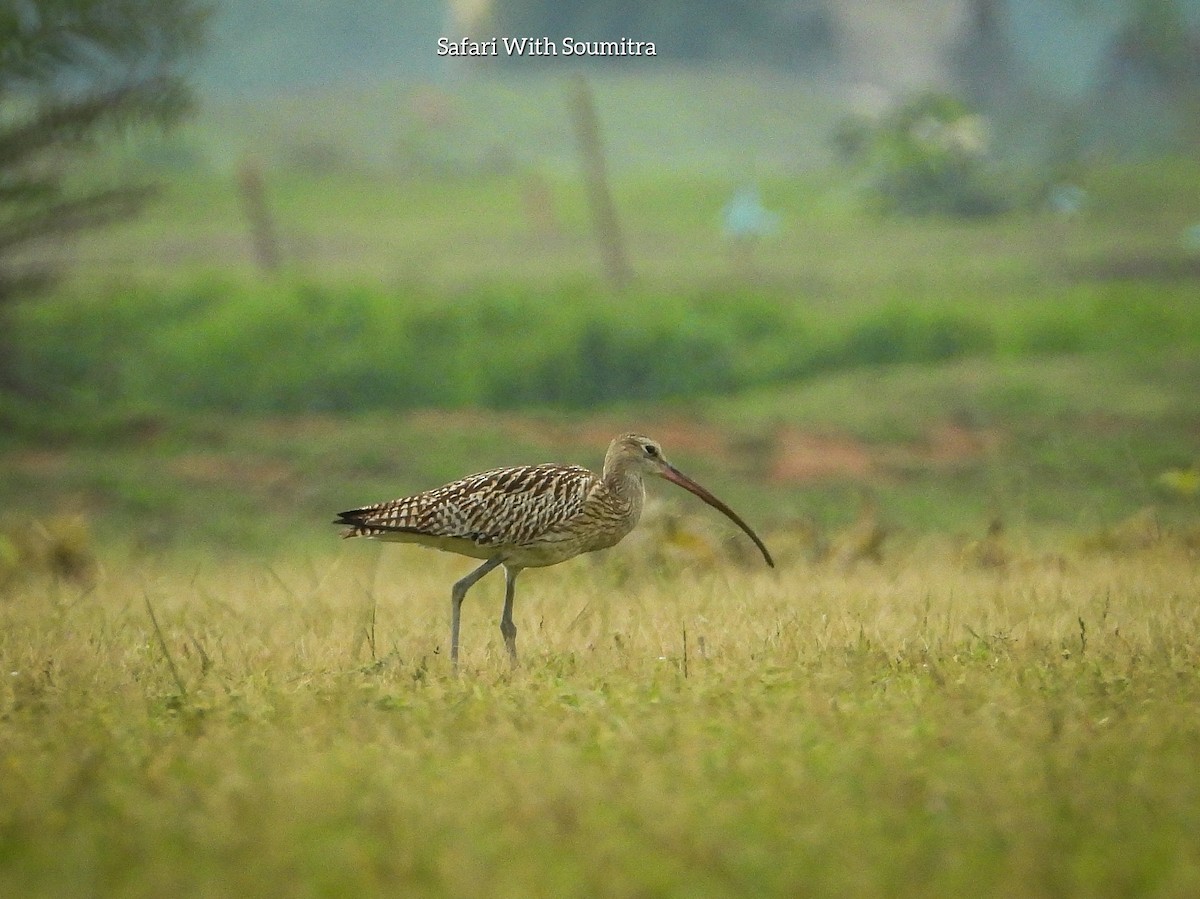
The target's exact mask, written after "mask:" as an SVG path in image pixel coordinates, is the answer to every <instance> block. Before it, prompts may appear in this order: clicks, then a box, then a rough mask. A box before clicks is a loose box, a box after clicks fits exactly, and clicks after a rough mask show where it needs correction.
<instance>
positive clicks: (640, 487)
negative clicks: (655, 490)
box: [604, 469, 646, 524]
mask: <svg viewBox="0 0 1200 899" xmlns="http://www.w3.org/2000/svg"><path fill="white" fill-rule="evenodd" d="M604 486H605V488H606V489H607V490H608V492H609V493H610V494H611V495H612V496H613V497H614V498H615V499H616V500H617V502H618V503H619V504H620V506H621V507H622V509H623V510H624V509H626V508H627V509H628V510H629V511H628V512H627V513H626V515H627V516H628V517H629V518H631V519H632V521H633V524H636V523H637V520H638V519H639V518H640V517H641V515H642V506H643V505H645V502H646V485H645V484H644V483H643V481H642V476H641V474H640V473H636V472H631V471H624V470H622V469H616V470H615V471H607V472H605V473H604Z"/></svg>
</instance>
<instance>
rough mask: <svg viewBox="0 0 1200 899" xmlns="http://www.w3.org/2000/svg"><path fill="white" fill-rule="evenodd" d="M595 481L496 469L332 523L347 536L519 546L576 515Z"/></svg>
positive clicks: (583, 474) (574, 470) (541, 470)
mask: <svg viewBox="0 0 1200 899" xmlns="http://www.w3.org/2000/svg"><path fill="white" fill-rule="evenodd" d="M596 481H597V478H596V476H595V475H594V474H592V473H591V472H590V471H588V470H587V469H586V468H580V467H578V466H575V465H522V466H518V467H515V468H497V469H493V470H491V471H485V472H481V473H480V474H476V475H471V476H470V477H466V478H463V479H461V480H458V481H453V482H452V483H449V484H446V485H445V486H443V487H437V488H435V489H433V490H426V491H425V492H424V493H417V494H414V495H413V496H406V497H402V498H401V499H396V500H391V501H390V502H384V503H376V504H374V505H371V506H364V507H363V508H361V509H352V510H350V511H349V512H342V513H341V514H340V515H339V516H338V520H337V521H336V522H335V524H344V525H347V526H348V527H349V530H348V531H347V532H346V534H345V536H347V537H386V536H387V535H388V534H389V533H397V532H401V533H410V534H420V535H425V536H429V537H449V538H457V539H463V540H470V541H472V542H473V543H476V544H478V545H480V546H488V545H507V546H520V545H524V544H527V543H530V542H533V541H535V540H537V538H538V537H539V536H541V535H542V534H545V533H547V532H548V531H553V530H555V529H556V528H558V527H559V526H561V525H563V524H565V523H566V522H568V521H570V520H571V519H572V518H574V517H575V516H577V515H579V514H580V513H581V512H582V511H583V509H584V504H585V502H586V500H587V496H588V493H589V491H590V490H591V489H592V487H593V486H594V484H595V482H596Z"/></svg>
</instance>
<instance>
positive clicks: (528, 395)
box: [16, 281, 1200, 413]
mask: <svg viewBox="0 0 1200 899" xmlns="http://www.w3.org/2000/svg"><path fill="white" fill-rule="evenodd" d="M1156 290H1157V293H1155V294H1154V296H1150V295H1148V294H1146V293H1145V291H1144V289H1142V288H1141V287H1139V286H1136V285H1135V286H1122V285H1113V286H1108V287H1104V288H1094V287H1093V288H1086V289H1084V288H1080V289H1075V290H1073V291H1069V292H1067V293H1066V294H1064V295H1063V296H1062V297H1059V298H1055V299H1051V300H1045V301H1041V302H1037V303H1034V302H1024V303H1023V304H1020V305H1017V306H1006V307H1003V308H989V307H988V306H987V305H983V304H976V305H974V306H971V305H968V304H964V303H961V302H951V301H949V300H940V299H930V298H923V299H922V300H921V301H920V302H912V301H900V300H898V301H893V302H891V303H889V304H888V305H885V306H883V307H881V308H878V309H877V310H876V311H874V312H870V313H868V314H865V315H858V316H854V317H851V316H847V315H845V314H840V313H838V312H837V311H836V310H825V311H818V310H816V309H805V308H804V307H802V306H801V305H800V304H798V303H797V302H796V301H795V300H794V299H792V298H791V297H790V295H786V294H783V293H782V292H779V293H771V292H770V291H762V292H759V291H750V290H745V291H740V292H733V293H728V292H726V293H720V294H717V293H703V292H702V293H699V294H695V295H684V296H680V295H667V294H658V293H653V292H635V293H633V294H631V295H628V296H624V297H619V298H618V297H610V296H608V295H606V294H604V293H603V292H602V291H600V290H599V289H598V288H594V287H591V286H587V285H569V284H568V285H563V286H560V287H558V288H555V289H550V290H547V291H544V292H540V293H534V292H531V291H528V290H524V289H517V288H505V287H494V288H491V289H487V290H483V291H477V292H474V293H472V294H470V295H467V294H463V295H456V296H442V295H436V294H432V293H429V292H428V291H424V290H411V291H406V290H397V291H383V290H379V289H374V288H357V289H345V288H334V287H328V286H317V285H312V284H303V283H302V284H292V285H287V284H277V285H274V286H266V287H264V286H241V287H234V286H231V285H228V284H220V283H213V282H205V281H201V282H197V283H195V284H193V285H190V286H188V287H187V288H186V289H179V290H175V291H170V292H166V293H162V292H158V291H152V290H149V289H146V288H140V289H135V290H131V291H127V292H121V293H115V294H113V295H111V296H96V297H91V298H88V299H86V300H75V301H68V300H67V299H65V298H64V299H63V300H62V301H60V302H52V303H43V304H37V305H31V306H29V307H27V308H25V309H23V310H22V311H21V315H20V316H19V317H18V328H19V337H18V342H17V346H18V348H19V351H20V354H19V357H18V359H17V360H16V366H17V369H18V374H19V376H20V377H21V379H22V381H23V382H24V383H29V384H37V385H38V391H39V398H40V399H41V400H44V401H47V402H49V403H50V404H56V403H57V404H58V405H60V406H76V407H77V406H78V405H79V404H80V403H85V404H91V405H92V406H93V407H97V408H117V407H119V408H124V409H151V408H157V407H163V406H170V407H179V408H190V409H221V410H231V411H243V412H250V413H303V412H328V411H357V410H369V409H411V408H420V407H433V406H439V407H464V406H478V407H490V408H514V407H529V406H557V407H566V408H584V407H590V406H596V405H604V404H611V403H614V402H623V401H636V400H662V399H671V398H681V397H696V396H708V395H714V394H722V393H729V392H734V391H738V390H742V389H746V388H750V387H755V386H759V385H764V384H770V383H779V382H784V381H789V380H795V379H797V378H803V377H808V376H812V375H815V374H818V373H820V372H825V371H830V370H834V369H842V368H850V367H857V366H878V365H890V364H896V363H922V362H937V361H942V360H946V359H952V358H961V357H967V356H986V355H993V354H996V353H999V352H1003V353H1006V354H1008V355H1017V356H1021V355H1030V354H1044V353H1048V352H1063V351H1069V352H1074V351H1100V352H1119V353H1137V352H1139V351H1140V350H1142V349H1144V348H1146V347H1153V348H1155V349H1158V348H1163V347H1166V346H1169V345H1171V344H1172V343H1176V344H1178V343H1181V342H1182V343H1185V344H1187V345H1189V346H1194V345H1196V344H1198V343H1200V321H1198V319H1200V316H1198V315H1197V313H1196V312H1195V309H1194V303H1192V302H1191V301H1190V299H1189V298H1188V297H1186V296H1185V292H1183V291H1180V292H1179V296H1177V297H1176V296H1174V295H1173V294H1171V295H1163V291H1162V289H1161V288H1156Z"/></svg>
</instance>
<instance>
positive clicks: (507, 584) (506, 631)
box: [500, 565, 521, 668]
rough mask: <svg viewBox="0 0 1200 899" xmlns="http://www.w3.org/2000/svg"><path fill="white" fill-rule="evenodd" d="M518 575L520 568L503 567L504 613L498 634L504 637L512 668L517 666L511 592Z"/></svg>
mask: <svg viewBox="0 0 1200 899" xmlns="http://www.w3.org/2000/svg"><path fill="white" fill-rule="evenodd" d="M520 573H521V569H520V568H509V567H508V566H507V565H505V566H504V613H503V614H502V615H501V616H500V633H501V634H503V635H504V647H505V648H506V649H507V650H508V660H509V661H510V662H512V664H513V667H514V668H515V667H516V665H517V626H516V625H515V624H514V623H513V619H512V609H513V592H514V588H515V586H516V583H517V575H518V574H520Z"/></svg>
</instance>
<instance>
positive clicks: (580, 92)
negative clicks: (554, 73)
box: [571, 75, 633, 291]
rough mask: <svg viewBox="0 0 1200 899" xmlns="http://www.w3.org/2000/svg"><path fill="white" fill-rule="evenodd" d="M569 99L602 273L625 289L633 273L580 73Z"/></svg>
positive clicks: (588, 90) (593, 113)
mask: <svg viewBox="0 0 1200 899" xmlns="http://www.w3.org/2000/svg"><path fill="white" fill-rule="evenodd" d="M571 99H572V104H571V105H572V106H573V107H574V110H575V127H576V130H577V132H578V135H579V155H580V158H581V159H582V161H583V176H584V182H585V183H586V185H587V193H588V206H589V208H590V209H591V212H592V229H593V231H594V232H595V234H596V243H597V244H598V245H599V248H600V258H601V259H602V261H603V264H604V274H605V276H606V277H607V278H608V282H609V284H610V285H611V286H612V288H613V289H614V290H618V291H620V290H624V289H625V288H626V287H628V286H629V282H630V281H631V280H632V278H633V273H632V272H631V271H630V268H629V259H628V257H627V256H626V254H625V243H624V239H623V238H622V236H621V226H620V223H619V222H618V221H617V210H616V206H615V205H613V199H612V192H611V191H610V190H609V187H608V173H607V169H606V167H605V163H604V145H603V143H602V142H601V139H600V122H599V119H598V118H597V117H596V104H595V102H594V101H593V99H592V90H591V87H590V86H589V85H588V83H587V79H585V78H584V77H583V76H582V75H577V76H576V78H575V83H574V89H573V90H572V98H571Z"/></svg>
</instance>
